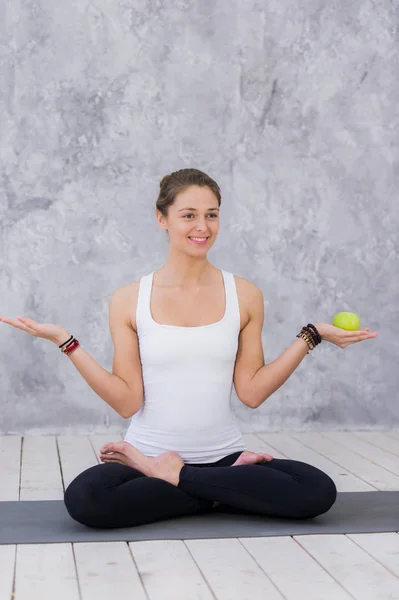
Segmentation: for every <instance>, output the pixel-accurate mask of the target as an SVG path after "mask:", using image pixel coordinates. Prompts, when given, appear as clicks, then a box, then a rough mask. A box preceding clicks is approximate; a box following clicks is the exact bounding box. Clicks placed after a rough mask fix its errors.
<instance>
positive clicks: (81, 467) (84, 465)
mask: <svg viewBox="0 0 399 600" xmlns="http://www.w3.org/2000/svg"><path fill="white" fill-rule="evenodd" d="M57 442H58V449H59V454H60V458H61V469H62V475H63V481H64V489H66V488H67V487H68V485H69V484H70V483H71V481H72V480H73V479H75V477H77V476H78V475H79V473H82V471H85V470H86V469H89V468H90V467H93V466H94V465H97V464H98V462H97V458H96V454H95V452H94V450H93V446H92V445H91V443H90V440H89V438H88V437H87V436H83V435H60V436H58V437H57Z"/></svg>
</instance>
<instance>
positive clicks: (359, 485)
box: [258, 433, 375, 492]
mask: <svg viewBox="0 0 399 600" xmlns="http://www.w3.org/2000/svg"><path fill="white" fill-rule="evenodd" d="M258 435H259V436H260V434H258ZM294 435H295V437H294ZM302 435H303V434H300V435H299V434H292V435H289V434H284V433H269V434H265V435H263V434H262V435H261V437H262V439H265V440H266V441H267V442H268V443H269V444H270V445H271V446H273V447H275V448H277V449H278V450H280V451H281V452H284V453H285V454H288V456H289V458H291V459H292V460H299V461H302V462H305V463H308V464H310V465H313V466H314V467H316V468H318V469H320V470H321V471H324V472H325V473H327V475H329V476H330V477H331V479H332V480H333V481H334V483H335V485H336V486H337V490H338V491H339V492H367V491H373V490H375V487H373V486H371V485H370V484H369V483H367V482H366V481H363V480H361V479H360V478H359V477H357V476H356V475H355V474H353V473H350V472H349V471H348V470H347V469H345V468H344V467H343V466H341V465H337V464H336V463H335V462H332V461H331V460H329V458H328V457H326V456H322V455H321V454H320V453H319V452H318V451H317V449H315V448H313V447H310V448H309V447H308V446H307V445H304V444H303V443H302ZM318 435H319V434H318ZM297 437H298V438H299V439H297Z"/></svg>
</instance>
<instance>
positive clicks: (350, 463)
mask: <svg viewBox="0 0 399 600" xmlns="http://www.w3.org/2000/svg"><path fill="white" fill-rule="evenodd" d="M295 438H296V439H298V440H299V441H301V442H303V443H305V444H307V445H308V446H310V447H312V448H314V449H315V450H316V451H317V452H319V453H320V454H322V455H323V456H325V457H328V458H329V459H330V460H332V461H334V462H336V463H337V464H339V465H344V466H345V468H346V469H347V470H348V471H350V472H351V473H353V474H354V475H356V476H357V477H359V478H361V479H363V481H367V483H369V484H370V485H373V486H374V487H375V488H377V489H379V490H399V477H398V476H397V475H394V474H393V473H391V472H390V471H387V470H386V469H384V468H383V467H380V466H379V465H376V464H374V463H371V462H370V461H369V460H367V459H366V458H364V457H363V456H360V455H359V454H355V453H354V452H353V451H351V450H349V449H348V448H346V447H344V446H341V445H340V444H338V443H337V442H335V441H333V440H331V439H330V438H329V437H327V435H326V434H323V433H318V434H314V433H300V434H297V433H296V434H295Z"/></svg>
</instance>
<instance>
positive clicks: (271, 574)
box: [0, 430, 399, 600]
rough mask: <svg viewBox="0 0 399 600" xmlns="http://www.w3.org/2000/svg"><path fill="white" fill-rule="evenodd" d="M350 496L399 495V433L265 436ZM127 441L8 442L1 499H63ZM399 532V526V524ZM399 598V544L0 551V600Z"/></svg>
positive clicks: (1, 460)
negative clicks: (105, 451) (114, 444)
mask: <svg viewBox="0 0 399 600" xmlns="http://www.w3.org/2000/svg"><path fill="white" fill-rule="evenodd" d="M245 437H246V439H247V442H248V448H249V449H251V450H255V451H261V450H263V451H265V452H268V453H270V454H272V455H273V456H275V457H280V458H284V457H287V458H293V459H297V460H303V461H305V462H308V463H310V464H313V465H315V466H316V467H319V468H321V469H322V470H324V471H325V472H326V473H328V474H329V475H330V476H331V477H332V478H333V479H334V481H335V482H336V485H337V488H338V490H339V491H368V490H399V431H398V430H390V431H385V432H351V433H347V432H345V433H342V432H323V433H290V434H286V433H285V434H276V433H274V434H257V435H256V436H255V435H247V436H245ZM117 439H122V438H121V436H115V435H113V434H111V435H105V436H104V435H101V436H99V435H92V436H59V437H45V436H40V437H24V438H23V439H21V438H20V437H16V436H3V437H0V482H1V487H0V501H4V500H21V501H24V500H55V499H62V497H63V491H64V489H65V487H66V486H67V485H68V484H69V482H70V481H71V480H72V479H73V478H74V477H75V476H76V475H78V473H80V472H81V471H83V470H84V469H86V468H88V467H89V466H92V465H94V464H96V463H97V462H99V461H98V458H97V457H98V452H99V448H100V446H101V445H102V444H103V443H105V442H107V441H115V440H117ZM398 528H399V527H398ZM54 598H56V599H57V600H64V599H65V600H110V599H113V598H124V599H126V600H127V599H130V598H132V599H133V598H134V599H135V600H208V599H218V600H247V599H248V600H249V599H250V600H265V599H267V600H274V599H282V598H285V599H286V600H291V599H292V600H302V599H306V600H329V599H331V600H341V599H342V600H343V599H349V598H358V599H359V600H377V599H378V600H379V599H385V598H386V599H388V598H389V599H390V600H392V599H395V600H399V535H398V533H397V532H392V533H381V534H358V535H307V536H306V535H302V536H292V537H289V536H287V537H267V538H238V539H212V540H202V539H201V540H185V541H178V540H170V541H148V542H147V541H146V542H132V543H124V542H112V543H110V542H105V543H77V544H43V545H41V544H36V545H35V544H31V545H28V544H21V545H17V546H15V545H14V546H13V545H3V546H0V600H12V599H13V600H36V599H40V600H47V599H49V600H50V599H51V600H54Z"/></svg>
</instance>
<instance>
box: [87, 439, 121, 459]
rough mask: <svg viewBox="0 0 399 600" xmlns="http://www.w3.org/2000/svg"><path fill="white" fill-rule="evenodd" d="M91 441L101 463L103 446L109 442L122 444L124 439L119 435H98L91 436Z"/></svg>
mask: <svg viewBox="0 0 399 600" xmlns="http://www.w3.org/2000/svg"><path fill="white" fill-rule="evenodd" d="M89 440H90V443H91V445H92V446H93V450H94V454H95V455H96V459H97V462H101V461H100V457H99V454H100V448H101V446H104V444H107V443H108V442H120V441H122V440H123V437H122V436H121V435H120V434H119V433H96V434H93V435H89Z"/></svg>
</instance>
